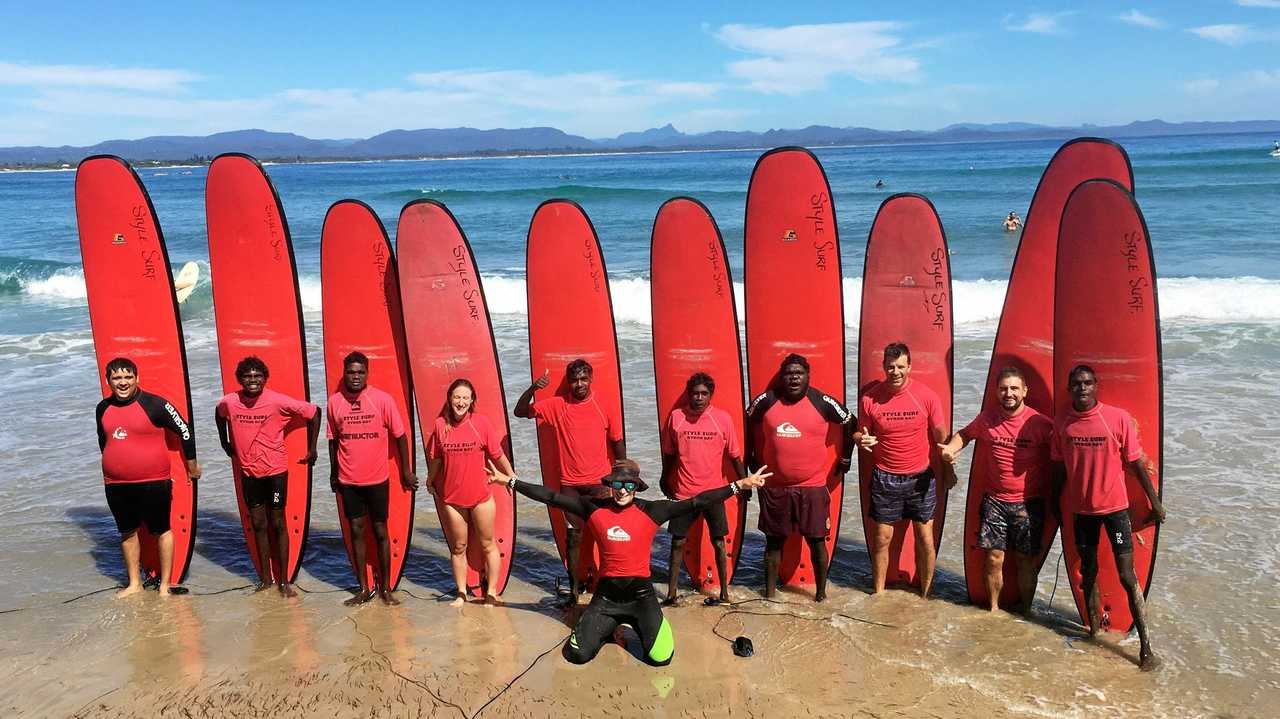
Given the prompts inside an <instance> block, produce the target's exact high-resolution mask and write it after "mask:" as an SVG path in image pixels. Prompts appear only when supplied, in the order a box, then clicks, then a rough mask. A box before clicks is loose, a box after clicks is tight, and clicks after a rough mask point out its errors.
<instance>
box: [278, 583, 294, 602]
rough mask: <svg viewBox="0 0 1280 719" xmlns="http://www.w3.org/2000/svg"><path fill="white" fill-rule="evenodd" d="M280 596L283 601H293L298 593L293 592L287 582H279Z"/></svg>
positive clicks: (291, 586)
mask: <svg viewBox="0 0 1280 719" xmlns="http://www.w3.org/2000/svg"><path fill="white" fill-rule="evenodd" d="M280 596H282V597H284V598H285V599H293V598H294V597H296V596H298V593H297V592H295V591H293V585H292V584H290V583H288V582H281V583H280Z"/></svg>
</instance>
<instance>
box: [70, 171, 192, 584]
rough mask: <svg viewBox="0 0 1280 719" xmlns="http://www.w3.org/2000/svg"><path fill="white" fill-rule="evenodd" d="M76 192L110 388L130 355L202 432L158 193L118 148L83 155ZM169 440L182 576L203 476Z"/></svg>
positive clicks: (142, 533) (173, 523)
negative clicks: (154, 198) (117, 366)
mask: <svg viewBox="0 0 1280 719" xmlns="http://www.w3.org/2000/svg"><path fill="white" fill-rule="evenodd" d="M75 192H76V224H77V226H78V227H79V230H80V256H81V258H82V260H83V262H84V283H85V290H86V291H87V293H88V301H89V325H90V327H91V328H92V330H93V347H94V352H95V354H96V356H97V361H98V381H99V382H100V383H101V388H102V394H103V396H104V397H105V396H107V395H109V394H110V393H111V390H110V388H108V387H107V383H106V379H105V377H104V376H103V374H102V369H103V368H104V367H106V365H107V363H108V362H110V361H111V360H112V359H115V358H116V357H127V358H129V359H131V360H133V361H134V362H135V363H136V364H137V365H138V379H139V386H140V387H141V388H142V389H145V390H146V391H148V392H151V393H153V394H157V395H160V396H161V397H164V398H165V399H167V400H168V401H169V402H170V403H172V404H173V406H174V408H175V409H177V410H178V412H179V413H180V414H181V415H182V416H183V418H184V419H186V420H187V423H188V425H189V426H190V427H191V431H193V432H194V431H195V421H194V418H193V417H192V416H191V385H190V383H189V382H188V378H187V355H186V348H185V345H184V344H183V337H182V320H181V317H180V315H179V314H178V301H177V299H176V298H175V296H174V291H173V276H172V274H170V269H169V252H168V250H167V249H166V248H165V244H164V234H163V233H162V232H161V230H160V222H159V220H158V219H156V213H155V208H154V207H152V206H151V198H150V197H149V196H148V195H147V191H146V189H145V188H144V187H143V186H142V181H141V180H140V179H139V178H138V175H137V173H135V172H134V171H133V168H131V167H130V166H129V164H128V163H127V162H125V161H124V160H122V159H120V158H119V157H114V156H110V155H94V156H93V157H88V158H85V159H84V160H83V161H81V163H80V166H79V167H78V168H77V169H76V190H75ZM168 445H169V467H170V471H171V473H172V474H171V476H172V478H173V505H172V509H171V510H170V514H169V524H170V531H172V533H173V561H172V562H171V563H170V570H171V571H170V577H171V581H172V582H173V583H174V584H177V583H180V582H182V581H184V580H185V579H186V576H187V568H188V566H189V564H190V562H191V552H192V550H193V549H194V547H195V538H196V521H195V520H196V484H195V482H192V481H191V478H190V477H188V476H187V466H186V463H185V462H184V461H183V459H182V451H181V447H180V446H179V443H178V440H177V438H175V437H173V436H169V437H168ZM138 537H139V539H140V541H141V544H142V566H143V568H144V569H145V570H146V572H147V573H148V574H150V575H151V576H158V575H159V573H160V566H159V555H158V554H157V548H156V541H155V537H153V536H151V535H150V534H149V533H148V532H147V529H146V527H145V526H144V527H142V528H141V529H139V530H138Z"/></svg>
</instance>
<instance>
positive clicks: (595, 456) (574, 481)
mask: <svg viewBox="0 0 1280 719" xmlns="http://www.w3.org/2000/svg"><path fill="white" fill-rule="evenodd" d="M609 404H611V403H609V402H600V401H598V400H597V399H596V396H595V394H589V395H587V398H586V399H584V400H582V401H581V402H574V401H571V400H568V399H566V398H564V397H559V396H556V397H548V398H546V399H541V400H538V401H537V402H534V403H533V406H532V407H531V409H532V411H533V418H534V419H536V420H538V423H539V424H545V425H547V426H548V427H550V428H551V429H552V430H554V431H555V433H556V452H557V454H558V455H559V458H560V484H561V485H564V486H568V487H581V486H585V485H592V484H595V483H597V482H599V481H600V478H601V477H603V476H605V475H607V474H609V472H610V471H612V469H613V465H612V464H611V462H610V460H609V444H608V443H609V442H618V441H621V440H622V415H621V414H619V412H618V408H617V407H608V406H606V405H609ZM606 440H607V441H606Z"/></svg>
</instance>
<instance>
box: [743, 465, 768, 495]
mask: <svg viewBox="0 0 1280 719" xmlns="http://www.w3.org/2000/svg"><path fill="white" fill-rule="evenodd" d="M768 467H769V465H767V464H762V465H760V467H759V468H757V469H756V470H755V471H753V472H750V473H749V474H747V476H745V477H743V478H742V479H739V480H738V489H739V490H743V489H756V488H757V487H763V486H764V481H765V480H766V479H768V478H769V477H772V476H773V472H766V471H765V469H767V468H768Z"/></svg>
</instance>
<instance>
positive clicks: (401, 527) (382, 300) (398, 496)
mask: <svg viewBox="0 0 1280 719" xmlns="http://www.w3.org/2000/svg"><path fill="white" fill-rule="evenodd" d="M320 284H321V294H320V298H321V307H322V311H323V321H324V374H325V379H326V382H325V386H326V388H327V391H328V392H330V393H333V392H337V391H338V388H339V387H340V386H341V383H342V358H343V357H345V356H346V355H347V354H348V353H350V352H356V351H358V352H363V353H364V354H365V355H366V356H367V357H368V358H369V385H370V386H372V387H377V388H378V389H380V390H382V391H383V392H386V393H387V394H389V395H391V398H392V399H393V400H394V401H395V403H396V409H397V410H398V411H399V412H400V416H401V418H403V420H404V426H405V430H406V431H407V432H408V435H409V446H410V447H412V446H413V413H412V412H410V411H409V397H410V394H411V392H412V387H411V385H410V383H409V362H408V351H407V350H406V349H405V343H404V318H403V316H402V315H401V312H400V286H399V281H398V279H397V277H396V261H395V256H394V255H393V254H392V252H391V243H390V242H389V241H388V240H387V232H386V230H384V229H383V227H382V221H381V220H379V219H378V216H377V214H375V213H374V211H373V209H372V208H370V207H369V206H368V205H366V204H364V203H363V202H359V201H357V200H341V201H339V202H335V203H334V204H333V206H332V207H330V208H329V212H328V213H327V214H326V215H325V217H324V229H323V230H322V232H321V236H320ZM392 444H393V443H391V442H388V445H392ZM413 457H414V453H413V452H412V451H410V453H409V461H410V463H412V462H413ZM410 469H412V467H411V468H410ZM387 476H388V477H389V480H390V481H389V492H388V495H389V500H388V512H387V534H388V536H389V538H390V541H391V568H390V571H389V572H388V576H389V581H390V584H391V588H392V589H394V588H395V587H396V586H398V585H399V584H400V577H401V575H402V574H403V572H404V560H405V554H406V552H407V550H408V547H409V537H410V535H411V534H412V532H413V500H414V493H413V492H412V491H410V490H407V489H405V488H404V486H403V485H401V484H400V481H399V477H400V462H399V458H398V457H397V456H396V451H395V449H394V446H389V447H388V449H387ZM337 499H338V517H339V520H340V523H341V525H342V539H343V541H344V542H345V543H346V545H347V557H348V558H349V559H350V560H351V566H352V570H353V571H355V572H357V573H358V572H361V571H363V572H367V575H366V576H367V577H368V578H369V581H370V585H369V586H374V585H373V582H374V566H373V558H374V556H375V550H374V549H373V547H376V544H375V543H374V538H373V528H372V524H370V525H369V526H368V529H367V530H366V532H365V537H364V538H363V539H364V541H367V542H369V546H370V551H369V552H368V554H367V557H366V562H365V566H364V567H356V566H355V555H354V554H352V553H351V542H352V541H353V540H354V538H353V537H352V536H351V527H350V526H349V524H348V522H347V520H346V517H345V515H344V514H343V513H342V495H337ZM356 576H357V577H358V576H359V574H357V575H356Z"/></svg>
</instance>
